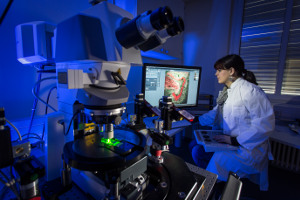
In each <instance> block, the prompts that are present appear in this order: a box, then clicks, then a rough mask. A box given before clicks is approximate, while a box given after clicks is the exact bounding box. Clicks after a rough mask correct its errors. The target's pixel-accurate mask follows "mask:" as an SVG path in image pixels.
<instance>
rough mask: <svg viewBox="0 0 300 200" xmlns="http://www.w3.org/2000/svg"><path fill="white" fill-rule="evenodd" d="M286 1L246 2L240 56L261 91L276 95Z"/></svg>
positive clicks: (264, 0)
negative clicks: (253, 75) (254, 77)
mask: <svg viewBox="0 0 300 200" xmlns="http://www.w3.org/2000/svg"><path fill="white" fill-rule="evenodd" d="M285 13H286V0H245V3H244V14H243V27H242V35H241V43H240V55H241V57H242V58H243V59H244V61H245V65H246V69H247V70H250V71H252V72H253V73H254V74H255V76H256V79H257V82H258V84H259V85H260V87H261V88H262V89H263V90H264V91H265V92H266V93H269V94H275V91H276V81H277V71H278V66H279V62H280V49H281V41H282V34H283V29H284V23H285V22H284V20H285Z"/></svg>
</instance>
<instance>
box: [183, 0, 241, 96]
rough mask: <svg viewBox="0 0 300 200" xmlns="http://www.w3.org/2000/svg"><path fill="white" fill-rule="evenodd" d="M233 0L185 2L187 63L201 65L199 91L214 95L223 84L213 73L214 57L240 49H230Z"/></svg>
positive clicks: (194, 0)
mask: <svg viewBox="0 0 300 200" xmlns="http://www.w3.org/2000/svg"><path fill="white" fill-rule="evenodd" d="M233 2H234V1H232V0H211V1H205V0H201V1H197V0H189V1H187V2H186V5H185V10H184V13H185V16H184V18H185V25H186V29H185V32H184V45H183V52H184V55H183V59H184V64H185V65H195V66H202V76H201V86H200V93H208V94H213V95H214V97H216V96H217V94H218V91H219V90H220V89H221V88H222V86H221V85H219V84H218V83H217V80H216V77H215V75H214V74H215V70H214V68H213V65H214V63H215V61H216V60H218V59H219V58H221V57H223V56H225V55H227V54H229V53H238V52H236V51H237V49H236V48H232V50H231V51H230V49H229V44H230V43H231V30H232V28H231V20H232V17H231V16H232V15H233V14H234V13H233V12H232V5H233ZM233 25H234V26H238V25H239V24H238V23H235V24H233ZM234 30H235V29H234ZM237 30H239V29H237ZM237 41H239V38H237ZM237 45H238V43H237Z"/></svg>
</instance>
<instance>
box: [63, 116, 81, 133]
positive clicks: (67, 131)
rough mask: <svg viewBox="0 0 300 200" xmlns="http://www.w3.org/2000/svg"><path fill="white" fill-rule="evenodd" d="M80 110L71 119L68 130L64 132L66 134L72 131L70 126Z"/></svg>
mask: <svg viewBox="0 0 300 200" xmlns="http://www.w3.org/2000/svg"><path fill="white" fill-rule="evenodd" d="M79 112H80V110H78V111H77V112H76V113H75V114H74V115H73V116H72V118H71V121H70V123H69V126H68V130H67V132H65V133H64V135H65V136H67V135H68V133H69V131H70V128H71V124H72V122H73V120H74V118H75V116H76V115H77V114H78V113H79Z"/></svg>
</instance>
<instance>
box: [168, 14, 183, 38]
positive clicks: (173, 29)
mask: <svg viewBox="0 0 300 200" xmlns="http://www.w3.org/2000/svg"><path fill="white" fill-rule="evenodd" d="M183 31H184V22H183V19H182V18H181V17H174V19H173V23H172V24H171V25H170V26H169V27H168V28H167V33H168V34H169V35H170V36H175V35H178V34H180V33H181V32H183Z"/></svg>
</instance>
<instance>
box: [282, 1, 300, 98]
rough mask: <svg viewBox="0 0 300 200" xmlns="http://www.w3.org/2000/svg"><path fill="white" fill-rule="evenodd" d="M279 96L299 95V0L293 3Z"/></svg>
mask: <svg viewBox="0 0 300 200" xmlns="http://www.w3.org/2000/svg"><path fill="white" fill-rule="evenodd" d="M281 94H286V95H300V0H294V1H293V9H292V17H291V21H290V29H289V39H288V45H287V51H286V62H285V69H284V75H283V82H282V88H281Z"/></svg>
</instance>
